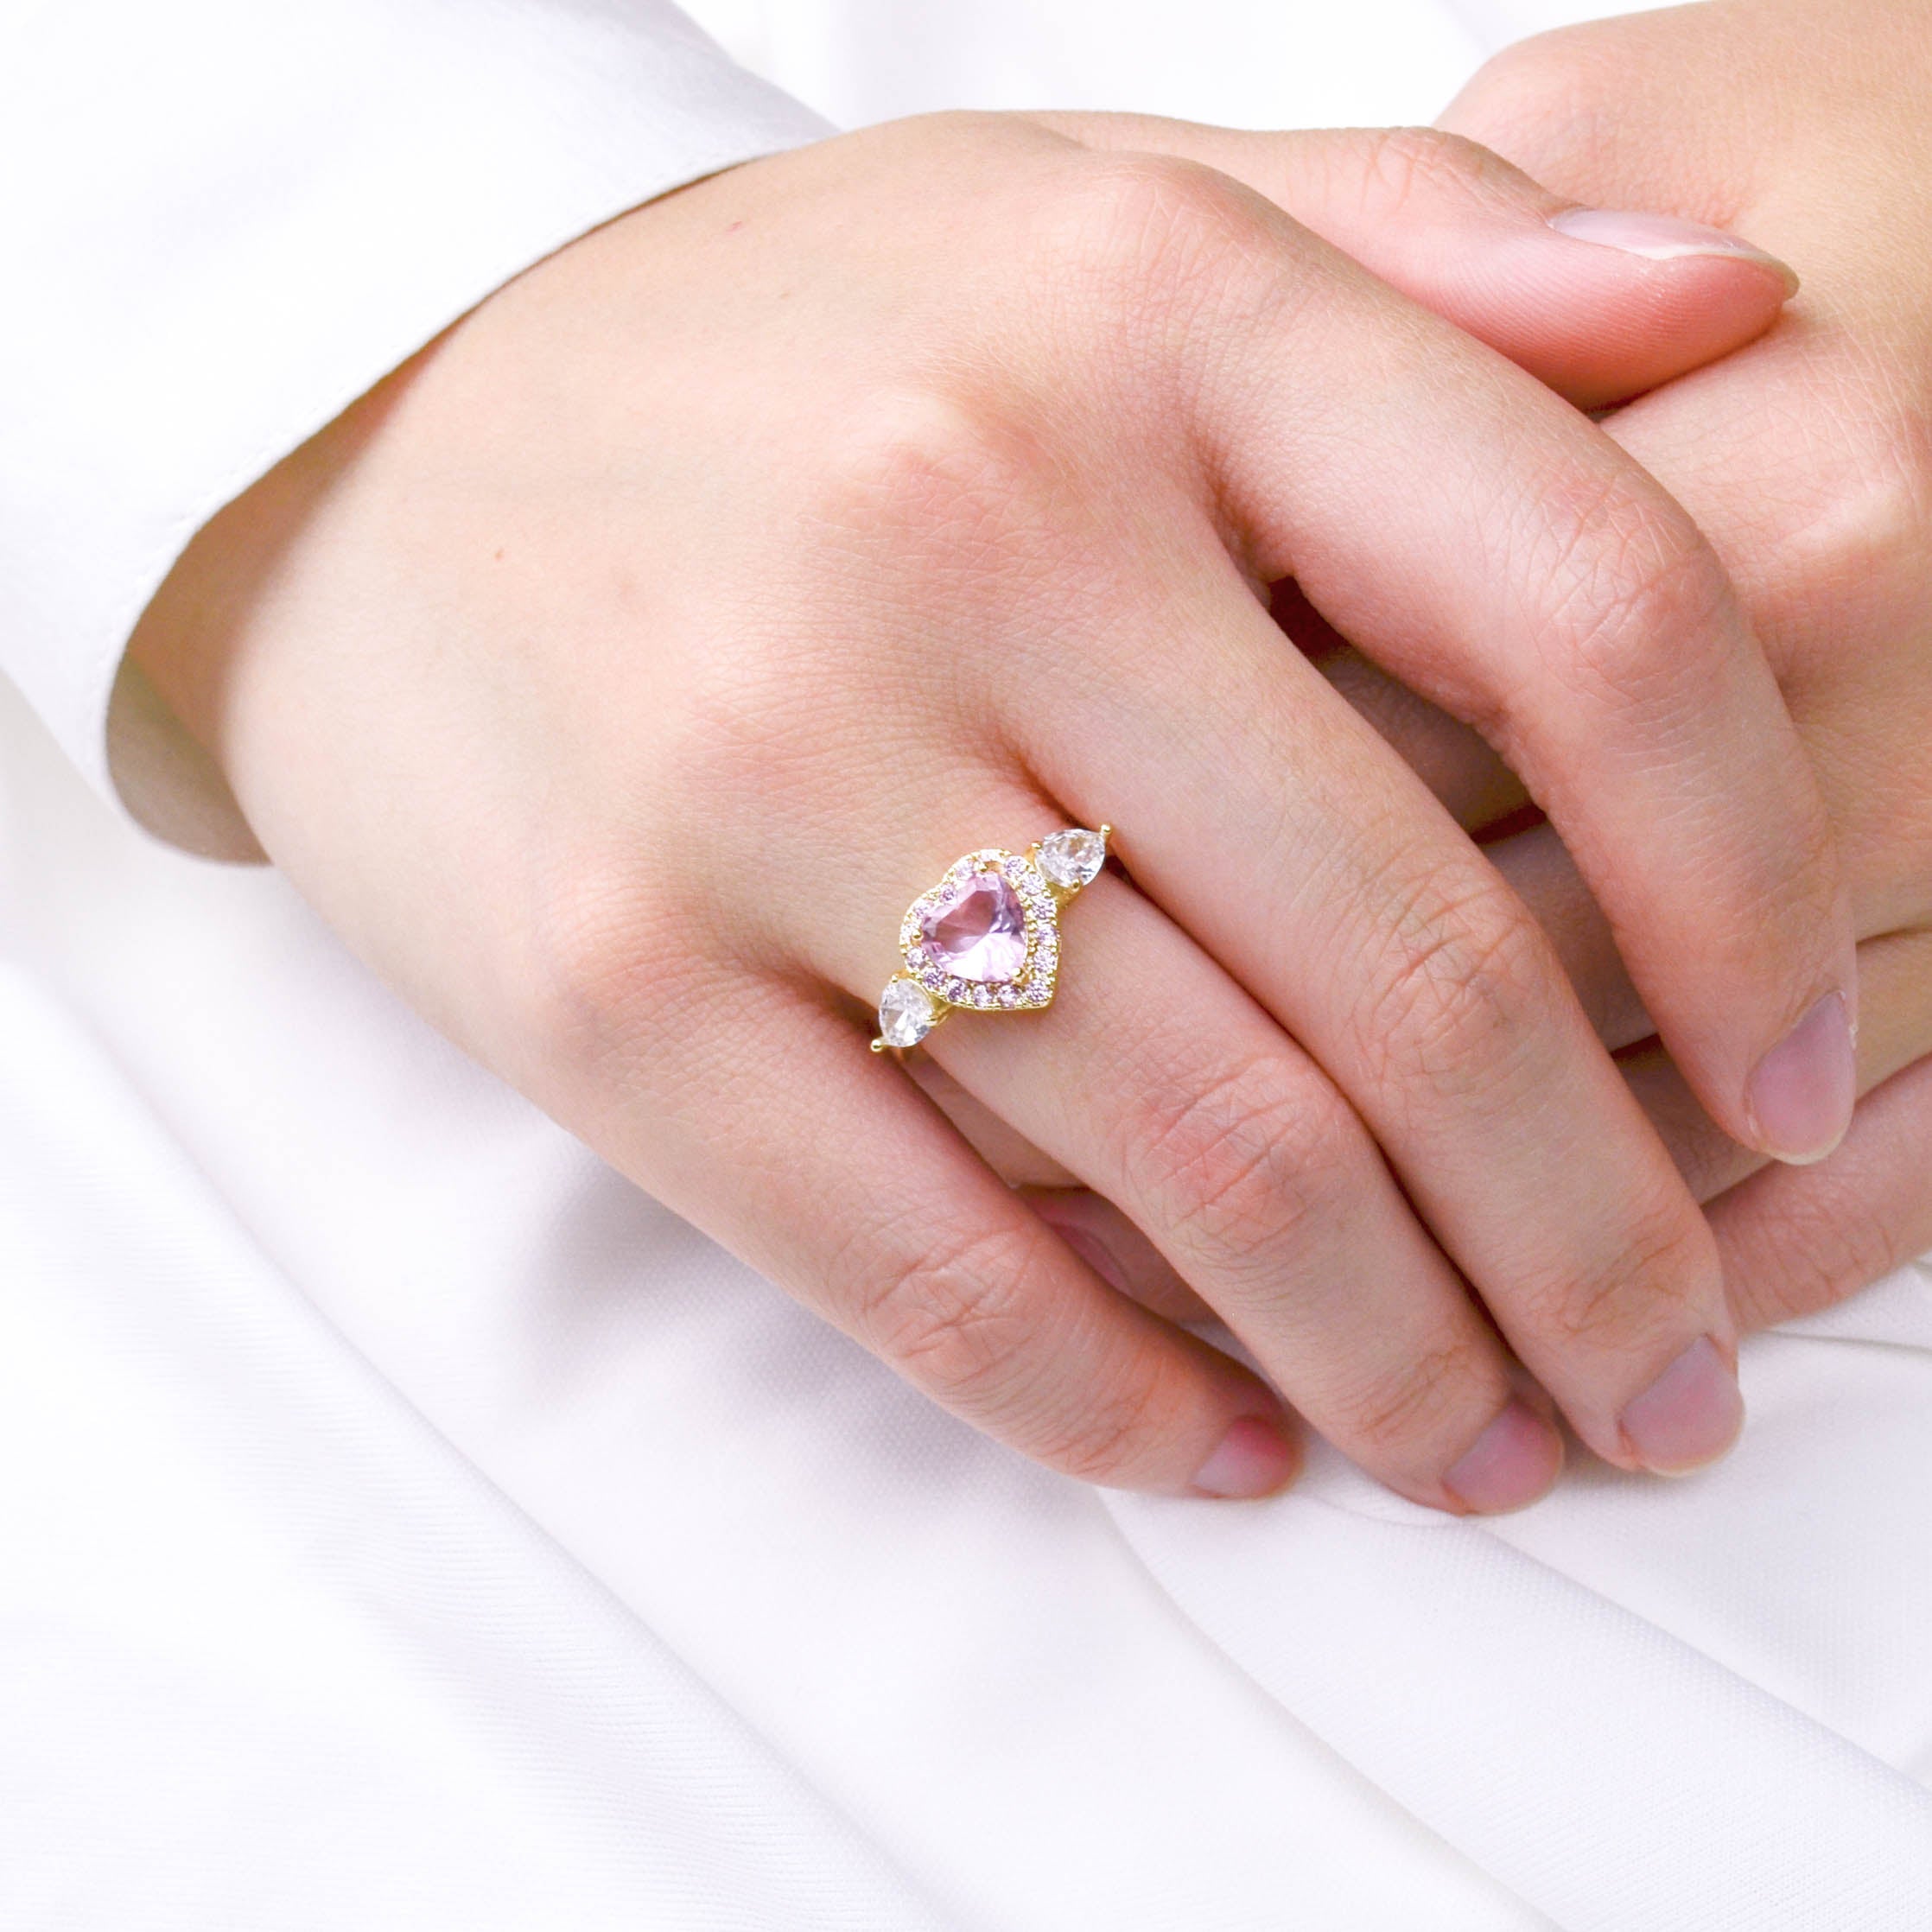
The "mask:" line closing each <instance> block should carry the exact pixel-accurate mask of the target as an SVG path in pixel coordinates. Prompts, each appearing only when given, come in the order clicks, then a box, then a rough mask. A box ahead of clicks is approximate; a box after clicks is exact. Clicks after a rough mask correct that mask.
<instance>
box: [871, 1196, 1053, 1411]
mask: <svg viewBox="0 0 1932 1932" xmlns="http://www.w3.org/2000/svg"><path fill="white" fill-rule="evenodd" d="M881 1245H885V1246H895V1245H896V1244H893V1243H887V1244H881ZM1043 1255H1044V1250H1043V1248H1042V1244H1041V1242H1040V1241H1039V1239H1036V1238H1034V1237H1033V1236H1032V1235H1031V1233H1030V1231H1029V1230H1022V1229H1017V1228H1008V1227H1006V1226H1003V1225H1001V1226H995V1227H973V1228H952V1229H944V1228H943V1229H938V1230H926V1232H925V1239H924V1240H923V1241H922V1242H921V1243H920V1248H919V1252H918V1258H917V1259H916V1260H914V1261H912V1262H910V1263H901V1264H900V1265H898V1266H887V1267H886V1268H883V1269H881V1270H880V1272H878V1273H877V1274H875V1275H874V1277H873V1278H872V1279H870V1280H869V1281H867V1280H861V1281H859V1282H857V1283H855V1293H856V1295H857V1305H856V1308H855V1321H856V1323H857V1331H858V1334H859V1338H860V1339H861V1341H863V1342H864V1343H865V1344H866V1345H867V1347H868V1348H870V1349H872V1350H874V1351H875V1352H877V1353H878V1354H880V1355H881V1356H883V1357H885V1358H886V1359H887V1361H889V1362H893V1363H896V1364H898V1366H899V1368H900V1369H902V1370H904V1371H905V1372H906V1374H907V1375H908V1376H910V1377H911V1378H912V1380H913V1381H915V1382H918V1384H919V1385H920V1387H922V1388H924V1389H926V1390H928V1391H929V1392H930V1393H931V1394H932V1395H935V1396H936V1397H937V1399H938V1400H939V1401H942V1402H944V1404H945V1405H946V1406H947V1407H948V1408H953V1409H956V1410H957V1411H958V1412H959V1413H961V1414H964V1415H967V1416H969V1417H973V1418H979V1417H981V1416H984V1415H986V1414H991V1413H993V1412H994V1411H995V1410H996V1409H998V1408H1000V1407H1001V1401H1002V1399H1003V1397H1004V1395H1005V1392H1006V1391H1007V1389H1008V1388H1009V1387H1010V1386H1011V1384H1012V1382H1013V1379H1014V1373H1015V1364H1016V1363H1017V1362H1019V1361H1020V1359H1021V1357H1022V1356H1023V1353H1024V1351H1025V1350H1026V1347H1027V1344H1029V1343H1030V1342H1032V1341H1033V1339H1034V1338H1035V1336H1036V1334H1037V1331H1038V1329H1039V1313H1038V1310H1039V1307H1040V1306H1041V1305H1042V1304H1041V1300H1040V1298H1041V1297H1042V1296H1043V1295H1045V1294H1048V1293H1050V1292H1051V1288H1050V1284H1049V1283H1048V1282H1046V1281H1045V1280H1044V1279H1043V1274H1044V1270H1045V1262H1044V1259H1043Z"/></svg>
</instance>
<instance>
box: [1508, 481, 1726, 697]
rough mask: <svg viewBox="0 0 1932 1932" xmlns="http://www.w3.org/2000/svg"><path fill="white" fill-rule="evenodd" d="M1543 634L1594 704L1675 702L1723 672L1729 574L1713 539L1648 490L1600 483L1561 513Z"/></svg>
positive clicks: (1561, 667) (1567, 675)
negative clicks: (1552, 589)
mask: <svg viewBox="0 0 1932 1932" xmlns="http://www.w3.org/2000/svg"><path fill="white" fill-rule="evenodd" d="M1554 541H1555V545H1556V555H1555V556H1554V559H1553V560H1552V566H1551V569H1550V572H1549V576H1548V580H1547V581H1548V582H1551V583H1553V584H1554V585H1555V586H1556V590H1555V594H1554V600H1553V602H1552V606H1551V608H1550V609H1549V611H1548V613H1546V622H1545V624H1544V626H1543V630H1544V634H1545V635H1546V636H1547V637H1548V638H1549V639H1551V641H1552V647H1553V648H1554V649H1555V650H1556V651H1559V652H1560V659H1559V662H1558V664H1557V665H1556V666H1555V669H1556V671H1557V674H1558V676H1559V677H1560V680H1561V682H1563V683H1565V684H1567V686H1569V687H1570V688H1571V689H1573V690H1576V691H1577V692H1578V693H1579V695H1580V696H1584V697H1585V698H1586V699H1588V700H1590V701H1591V702H1592V703H1593V704H1599V705H1600V704H1604V703H1605V702H1607V703H1609V704H1611V705H1613V706H1615V707H1616V708H1617V709H1619V710H1625V709H1630V708H1632V707H1635V708H1636V709H1639V710H1640V711H1645V710H1650V709H1662V708H1673V707H1675V705H1676V704H1678V703H1679V702H1681V701H1682V699H1683V698H1684V696H1686V695H1687V692H1689V691H1690V690H1693V689H1694V687H1696V686H1698V685H1701V684H1703V683H1707V682H1708V681H1709V680H1710V679H1711V678H1712V677H1713V676H1714V674H1715V671H1716V667H1717V664H1718V662H1719V658H1720V657H1721V655H1722V654H1723V653H1724V652H1725V650H1727V648H1728V646H1729V643H1730V639H1731V637H1732V627H1731V625H1730V623H1729V621H1728V619H1729V615H1730V605H1731V587H1730V582H1729V580H1728V579H1727V578H1726V576H1725V573H1724V569H1723V567H1722V565H1720V564H1719V562H1718V560H1717V556H1716V554H1715V553H1714V552H1713V550H1712V549H1711V548H1710V546H1709V544H1707V543H1706V542H1705V541H1704V539H1703V538H1702V537H1700V535H1699V534H1698V533H1697V531H1696V530H1695V529H1694V527H1693V526H1692V524H1690V521H1689V519H1688V518H1687V517H1685V516H1684V515H1683V514H1682V512H1679V511H1676V510H1675V508H1674V507H1670V506H1666V505H1663V504H1662V503H1661V502H1654V501H1652V500H1650V499H1649V494H1648V493H1637V492H1636V491H1634V490H1627V489H1624V488H1622V487H1614V486H1613V487H1611V488H1610V489H1608V490H1605V491H1592V492H1591V493H1589V494H1588V495H1587V497H1586V499H1584V500H1583V501H1581V502H1579V503H1576V504H1573V505H1572V508H1571V511H1570V512H1569V514H1568V515H1567V516H1560V518H1559V520H1558V523H1557V526H1556V530H1555V536H1554Z"/></svg>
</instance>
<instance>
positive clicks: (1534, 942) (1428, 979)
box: [1356, 881, 1554, 1095]
mask: <svg viewBox="0 0 1932 1932" xmlns="http://www.w3.org/2000/svg"><path fill="white" fill-rule="evenodd" d="M1393 913H1394V916H1393V918H1391V920H1390V921H1389V924H1388V925H1387V926H1386V928H1385V931H1387V932H1388V933H1389V935H1390V936H1391V939H1390V943H1389V950H1388V951H1387V954H1386V956H1385V960H1384V963H1383V964H1382V968H1381V970H1380V972H1379V974H1378V975H1377V976H1376V979H1375V981H1374V982H1373V983H1372V987H1371V990H1370V995H1369V997H1368V998H1367V999H1366V1000H1365V1001H1363V1003H1362V1005H1361V1007H1360V1008H1359V1010H1358V1013H1357V1020H1356V1031H1357V1047H1358V1050H1359V1052H1361V1054H1362V1056H1363V1058H1364V1059H1365V1060H1366V1061H1367V1062H1368V1064H1369V1065H1370V1068H1371V1071H1372V1075H1373V1077H1376V1078H1377V1079H1380V1080H1383V1081H1386V1082H1389V1083H1390V1084H1391V1087H1392V1089H1393V1088H1394V1087H1395V1086H1396V1085H1399V1084H1400V1083H1401V1082H1403V1081H1407V1080H1413V1079H1414V1078H1417V1077H1420V1078H1421V1079H1423V1080H1425V1081H1426V1082H1427V1083H1428V1085H1429V1088H1430V1090H1431V1091H1432V1092H1433V1093H1434V1094H1437V1095H1454V1094H1457V1093H1459V1092H1466V1091H1467V1090H1469V1088H1470V1087H1471V1085H1473V1084H1491V1083H1493V1082H1495V1081H1496V1080H1497V1078H1498V1077H1500V1076H1502V1075H1503V1074H1505V1073H1506V1072H1507V1070H1508V1069H1509V1067H1511V1066H1512V1065H1515V1064H1516V1060H1517V1058H1519V1057H1520V1056H1521V1055H1522V1053H1523V1052H1524V1051H1525V1049H1526V1048H1527V1047H1528V1045H1530V1044H1531V1042H1532V1039H1533V1036H1534V1029H1533V1028H1532V1027H1531V1026H1528V1024H1526V1022H1527V1021H1528V1020H1529V1019H1530V1018H1531V1017H1532V1016H1533V1015H1534V1014H1535V1013H1536V1012H1537V1011H1538V1010H1539V1009H1540V1007H1541V1005H1542V1004H1543V994H1544V988H1546V987H1547V986H1548V983H1549V981H1550V978H1551V976H1552V974H1553V972H1554V967H1553V965H1552V963H1551V960H1550V956H1549V950H1548V942H1547V941H1546V940H1545V939H1544V937H1543V936H1542V934H1541V931H1540V930H1539V929H1538V928H1537V926H1536V925H1535V922H1534V920H1533V919H1531V918H1530V917H1529V915H1528V912H1526V911H1525V910H1524V909H1523V908H1522V906H1519V905H1518V904H1517V903H1516V901H1515V900H1514V899H1512V898H1511V897H1510V895H1509V892H1508V890H1507V888H1506V887H1503V886H1502V885H1501V884H1500V882H1497V883H1494V884H1491V883H1490V882H1487V881H1478V882H1477V883H1475V884H1473V885H1470V886H1468V887H1465V888H1464V889H1463V890H1461V891H1460V892H1450V891H1445V890H1444V889H1443V888H1442V887H1440V886H1439V885H1436V884H1430V885H1425V886H1423V887H1418V888H1416V889H1414V890H1413V891H1411V892H1409V893H1407V894H1404V895H1401V899H1399V901H1398V903H1397V904H1396V906H1395V907H1394V908H1393Z"/></svg>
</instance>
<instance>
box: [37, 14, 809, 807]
mask: <svg viewBox="0 0 1932 1932" xmlns="http://www.w3.org/2000/svg"><path fill="white" fill-rule="evenodd" d="M0 54H3V56H4V57H3V58H0V75H3V78H0V180H4V181H7V182H8V184H9V188H8V194H7V196H6V199H5V202H4V204H3V205H0V259H3V260H4V261H5V262H6V263H7V264H8V270H9V279H10V283H11V286H12V287H13V289H14V291H15V292H14V294H13V296H10V298H9V300H8V301H7V302H5V303H4V304H0V371H3V375H0V386H3V387H4V389H5V391H8V392H9V399H8V402H7V404H6V408H5V413H4V415H3V416H0V669H4V670H6V671H7V672H8V673H9V674H10V676H11V677H13V678H14V679H15V681H16V683H18V684H19V685H20V686H21V688H22V690H23V691H24V692H25V693H26V695H27V696H28V698H29V701H30V702H32V703H33V704H34V705H35V708H36V709H38V710H39V712H40V713H41V716H42V717H43V718H44V719H45V720H46V721H47V722H48V725H49V727H50V728H52V729H53V731H54V734H55V735H56V737H58V738H59V739H60V742H61V743H62V745H63V746H64V747H65V748H66V749H67V752H68V753H69V755H70V756H72V757H73V759H74V760H75V761H76V762H77V763H78V764H79V766H81V768H82V770H83V771H84V772H86V774H87V775H88V776H89V778H90V779H92V780H93V781H94V783H95V784H96V785H98V786H99V787H100V788H102V789H103V790H105V791H107V792H108V793H109V795H110V796H113V795H114V794H113V787H112V785H111V781H110V779H109V776H108V759H107V750H106V733H105V721H106V718H107V715H108V707H109V699H110V695H111V691H112V689H113V686H114V682H115V677H116V672H117V670H118V666H119V664H120V660H121V655H122V652H123V650H124V646H125V644H126V641H127V638H128V636H129V634H130V632H131V631H132V630H133V628H134V626H135V624H136V622H137V620H138V618H139V617H140V614H141V613H142V611H143V609H144V608H145V607H146V605H147V604H148V602H149V599H150V598H152V596H153V595H154V594H155V592H156V589H157V588H159V586H160V584H161V582H162V579H163V578H164V577H165V576H166V575H167V574H168V570H169V569H171V568H172V567H173V565H174V563H175V559H176V558H177V557H178V556H180V555H181V551H182V550H183V549H185V548H186V546H187V543H188V541H189V539H190V538H191V537H193V536H194V532H195V531H197V530H198V529H199V528H200V526H201V525H202V524H204V523H205V522H207V519H208V518H210V517H211V516H213V514H214V512H216V511H217V510H219V508H220V507H221V506H222V505H224V504H226V503H227V502H229V501H230V500H232V499H233V498H234V497H235V496H237V495H238V494H239V493H241V492H242V491H243V490H245V488H247V487H248V486H249V485H250V484H251V483H252V482H253V481H254V480H256V479H257V477H259V476H261V475H262V474H264V473H265V472H266V471H267V470H269V469H270V468H272V467H274V465H275V464H276V462H278V461H280V460H281V459H282V458H283V456H285V455H286V454H289V451H291V450H292V449H294V448H296V447H297V446H298V445H300V444H301V443H302V442H304V441H306V440H307V439H308V437H309V436H310V435H313V434H314V433H315V431H316V430H317V429H320V428H321V426H322V425H323V424H324V423H327V422H328V421H329V420H330V419H331V418H332V417H334V416H336V415H338V414H340V411H341V410H343V409H344V408H346V406H347V405H348V404H350V403H351V402H353V400H354V399H355V398H356V397H359V396H360V395H362V394H363V393H364V392H365V391H367V390H368V389H370V388H371V387H372V386H373V385H374V384H375V383H377V382H378V380H379V379H380V378H382V377H383V376H384V375H385V374H387V373H388V372H390V371H391V369H394V368H395V367H397V365H399V364H401V363H402V362H404V361H405V360H407V359H408V358H409V357H410V355H412V354H413V353H415V352H416V350H417V349H418V348H420V347H421V346H423V344H424V343H425V342H427V341H429V340H430V339H431V338H433V337H434V336H435V335H436V334H439V333H440V332H441V331H442V329H444V328H446V327H448V325H449V324H450V323H451V322H453V321H454V320H455V319H456V318H457V317H458V316H460V315H462V314H463V313H464V312H465V311H466V310H467V309H469V308H473V307H474V306H475V304H476V303H477V302H480V301H481V300H482V299H483V297H484V296H487V295H488V294H489V293H490V292H491V291H492V290H493V289H496V288H499V287H500V286H501V285H502V284H503V283H505V282H506V281H508V280H509V279H510V278H511V277H512V276H515V275H516V274H518V272H520V271H521V270H524V269H525V268H527V267H529V266H530V265H531V263H533V262H536V261H537V260H540V259H541V258H542V257H544V256H545V255H548V254H550V253H551V252H553V251H555V250H556V249H557V248H559V247H561V246H562V245H564V244H565V243H567V242H569V241H571V240H573V239H575V238H576V237H577V236H579V235H581V234H582V233H584V232H586V231H587V230H588V229H590V228H593V227H595V226H597V225H598V224H599V223H601V222H602V221H605V220H607V219H610V218H611V217H612V216H613V215H616V214H619V213H622V212H623V211H624V210H625V209H626V208H631V207H636V206H638V205H639V203H640V202H644V201H647V200H651V199H652V198H653V197H654V196H656V195H658V194H664V193H666V192H667V191H668V190H670V189H671V188H673V187H678V186H680V185H682V184H683V183H684V182H686V181H694V180H696V179H697V178H699V177H700V176H702V175H707V174H710V173H714V172H715V171H716V170H717V169H719V168H726V167H729V166H731V165H733V164H734V163H735V162H741V161H746V160H749V159H751V158H752V157H753V156H757V155H759V154H766V153H772V152H774V151H776V150H778V149H784V148H787V147H792V146H796V145H798V144H799V143H804V142H806V141H810V140H814V139H817V138H818V137H822V136H823V135H825V134H827V133H829V132H830V131H832V130H830V128H829V126H828V125H827V124H826V123H824V122H823V121H822V120H821V119H820V118H818V117H817V116H816V115H814V114H813V113H811V112H810V111H809V110H807V109H805V108H804V107H802V106H800V105H798V103H796V102H795V101H792V100H791V99H788V98H787V97H786V96H785V95H783V94H780V93H779V92H777V91H776V90H774V89H772V87H770V86H767V85H766V83H764V82H763V81H760V80H759V79H755V78H754V77H753V76H752V75H750V74H748V73H745V72H744V71H743V70H742V69H741V68H739V67H734V65H733V64H732V63H731V62H730V60H728V59H727V57H726V56H725V55H724V54H723V53H722V52H721V50H720V49H719V48H716V47H715V45H713V44H712V42H710V41H709V40H707V39H706V38H705V37H704V36H703V35H702V34H701V33H700V32H699V31H698V30H697V29H696V28H695V27H694V26H692V25H691V23H690V22H689V21H688V20H686V19H685V18H684V16H683V15H682V14H680V13H678V12H677V10H675V9H674V8H672V7H671V6H670V5H668V4H665V3H664V0H329V4H328V5H327V6H326V7H314V6H307V5H302V4H298V3H296V0H169V3H166V4H163V3H161V0H42V3H41V4H39V5H38V6H37V7H35V6H29V7H28V8H26V10H25V11H24V15H23V16H22V15H17V14H16V17H15V18H14V20H13V21H11V22H9V23H8V24H7V25H5V26H4V27H0ZM122 709H125V707H123V708H122ZM136 728H138V725H137V727H136ZM137 762H138V761H137ZM166 762H167V760H165V759H163V760H162V763H163V764H165V763H166ZM149 766H150V768H154V769H158V768H159V767H156V766H153V764H152V760H149ZM130 802H131V801H130ZM139 816H141V817H143V819H145V820H148V821H149V822H150V823H151V822H152V821H153V817H154V814H153V813H152V812H150V811H148V810H141V811H140V812H139ZM188 842H194V843H203V844H206V843H207V842H208V841H206V840H201V839H198V838H195V837H194V836H192V835H190V836H189V837H188ZM214 842H215V843H218V844H219V840H216V841H214Z"/></svg>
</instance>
